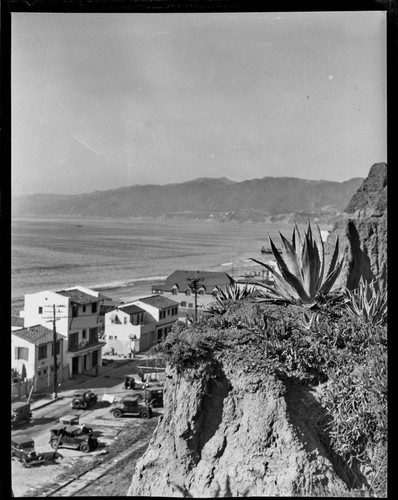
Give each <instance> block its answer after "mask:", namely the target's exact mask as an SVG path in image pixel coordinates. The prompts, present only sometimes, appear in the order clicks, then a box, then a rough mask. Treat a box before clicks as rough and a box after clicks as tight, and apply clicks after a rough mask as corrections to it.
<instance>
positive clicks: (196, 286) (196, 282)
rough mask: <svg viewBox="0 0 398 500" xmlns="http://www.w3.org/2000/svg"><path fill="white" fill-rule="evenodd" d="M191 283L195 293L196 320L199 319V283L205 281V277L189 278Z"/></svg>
mask: <svg viewBox="0 0 398 500" xmlns="http://www.w3.org/2000/svg"><path fill="white" fill-rule="evenodd" d="M187 281H189V284H190V285H191V286H192V287H193V290H194V293H195V321H197V320H198V283H199V282H200V281H203V278H187Z"/></svg>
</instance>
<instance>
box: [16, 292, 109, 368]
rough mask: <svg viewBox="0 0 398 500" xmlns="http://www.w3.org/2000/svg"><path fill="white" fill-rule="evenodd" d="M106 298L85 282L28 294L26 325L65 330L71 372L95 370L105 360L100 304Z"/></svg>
mask: <svg viewBox="0 0 398 500" xmlns="http://www.w3.org/2000/svg"><path fill="white" fill-rule="evenodd" d="M103 301H104V298H103V296H102V295H101V294H100V293H99V292H95V291H94V290H90V289H89V288H85V287H82V286H76V287H71V288H67V289H65V290H59V291H56V292H52V291H44V292H38V293H34V294H27V295H25V308H24V322H25V327H29V326H32V325H37V324H40V325H43V326H47V327H49V326H50V327H51V328H52V326H53V324H54V317H55V319H56V321H55V326H56V332H57V333H59V334H61V335H62V336H63V337H64V339H65V341H64V342H63V346H64V347H63V356H64V360H65V363H66V364H67V366H68V373H69V376H74V375H77V374H79V373H87V372H92V371H95V372H97V370H98V367H99V366H100V365H101V361H102V348H103V346H104V342H101V341H100V340H99V327H100V319H99V314H100V307H101V304H102V302H103Z"/></svg>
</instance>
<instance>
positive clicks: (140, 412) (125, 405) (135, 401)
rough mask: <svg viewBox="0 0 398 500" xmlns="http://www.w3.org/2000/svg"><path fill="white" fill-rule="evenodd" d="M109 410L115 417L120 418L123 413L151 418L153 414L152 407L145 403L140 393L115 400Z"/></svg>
mask: <svg viewBox="0 0 398 500" xmlns="http://www.w3.org/2000/svg"><path fill="white" fill-rule="evenodd" d="M110 412H111V413H112V415H113V416H114V417H115V418H120V417H123V416H124V415H128V416H131V415H132V416H139V417H141V418H151V417H152V415H153V410H152V408H151V407H150V406H149V405H146V404H145V402H144V401H143V398H142V396H141V395H140V394H137V395H135V396H126V397H124V398H122V399H121V400H120V401H116V402H115V403H113V404H112V406H111V408H110Z"/></svg>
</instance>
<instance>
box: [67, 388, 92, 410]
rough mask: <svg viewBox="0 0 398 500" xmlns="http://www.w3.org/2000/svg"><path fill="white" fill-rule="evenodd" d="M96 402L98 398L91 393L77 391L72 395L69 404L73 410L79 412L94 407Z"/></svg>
mask: <svg viewBox="0 0 398 500" xmlns="http://www.w3.org/2000/svg"><path fill="white" fill-rule="evenodd" d="M97 401H98V396H97V395H96V394H94V392H92V391H79V392H75V393H74V394H72V401H71V403H70V405H71V407H72V408H73V409H74V410H80V409H85V408H88V407H89V406H92V405H95V403H96V402H97Z"/></svg>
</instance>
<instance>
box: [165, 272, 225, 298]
mask: <svg viewBox="0 0 398 500" xmlns="http://www.w3.org/2000/svg"><path fill="white" fill-rule="evenodd" d="M192 278H194V279H197V278H198V279H200V281H199V283H198V287H202V286H203V287H204V288H205V289H206V292H207V293H211V292H212V291H213V289H214V288H215V287H216V286H224V285H227V284H229V282H230V278H229V275H228V274H227V273H222V272H215V271H174V273H172V274H170V276H168V278H167V279H166V281H165V283H164V290H165V291H168V292H171V289H172V288H173V286H174V285H177V286H178V288H179V289H180V290H185V289H186V288H187V286H188V285H189V280H190V279H192Z"/></svg>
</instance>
